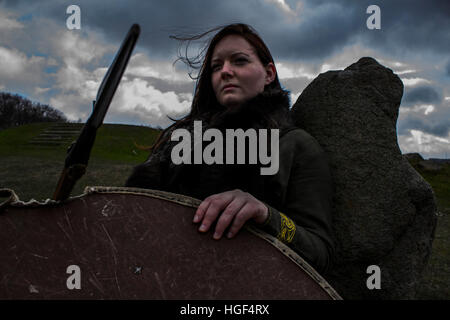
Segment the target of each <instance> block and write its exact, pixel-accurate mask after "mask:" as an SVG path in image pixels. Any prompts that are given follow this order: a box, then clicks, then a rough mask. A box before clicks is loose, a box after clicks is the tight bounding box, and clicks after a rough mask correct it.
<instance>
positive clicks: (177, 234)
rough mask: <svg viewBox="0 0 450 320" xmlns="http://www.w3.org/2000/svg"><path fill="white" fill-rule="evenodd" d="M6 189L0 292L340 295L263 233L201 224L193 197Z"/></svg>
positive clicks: (6, 295) (49, 295) (28, 295)
mask: <svg viewBox="0 0 450 320" xmlns="http://www.w3.org/2000/svg"><path fill="white" fill-rule="evenodd" d="M2 192H3V194H5V192H10V198H9V200H7V201H6V202H4V203H3V204H2V205H0V299H227V300H228V299H232V300H235V299H248V300H254V299H268V300H273V299H340V297H339V295H338V294H337V293H336V292H335V290H333V288H332V287H331V286H330V285H329V284H328V283H327V282H326V281H325V280H324V279H323V278H322V277H321V276H320V275H319V274H318V273H317V272H316V271H315V270H314V269H313V268H312V267H311V266H309V265H308V264H307V263H306V262H305V261H304V260H303V259H302V258H301V257H300V256H299V255H298V254H296V253H295V252H294V251H292V250H291V249H289V248H288V247H287V246H285V245H284V244H283V243H281V242H280V241H278V240H277V239H276V238H274V237H272V236H270V235H268V234H266V233H263V232H261V231H259V230H257V229H254V228H250V227H246V228H245V229H243V230H241V231H240V233H239V234H238V235H237V236H236V237H235V238H233V239H226V238H222V239H221V240H214V239H213V238H212V235H211V233H210V232H209V233H206V234H202V233H199V232H198V231H197V229H198V225H196V224H193V223H192V219H193V216H194V213H195V208H196V207H197V206H198V205H199V203H200V201H199V200H196V199H193V198H189V197H186V196H182V195H177V194H172V193H167V192H162V191H154V190H145V189H136V188H112V187H87V188H86V190H85V193H84V194H83V195H81V196H79V197H74V198H71V199H69V200H67V201H65V202H63V203H56V202H54V201H51V200H48V201H46V202H45V203H38V202H35V201H31V202H28V203H24V202H22V201H20V200H19V199H18V198H17V197H16V196H15V194H14V193H13V192H12V191H10V190H9V191H8V190H6V191H5V190H3V191H2Z"/></svg>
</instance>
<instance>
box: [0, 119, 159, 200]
mask: <svg viewBox="0 0 450 320" xmlns="http://www.w3.org/2000/svg"><path fill="white" fill-rule="evenodd" d="M52 125H53V124H51V123H35V124H29V125H23V126H19V127H15V128H9V129H6V130H2V131H0V166H1V168H2V170H0V187H8V188H11V189H13V190H15V191H16V193H17V194H18V195H19V197H20V198H21V199H22V200H24V201H26V200H29V199H31V198H34V199H38V200H41V199H46V198H50V197H51V196H52V194H53V191H54V189H55V187H56V183H57V181H58V178H59V175H60V173H61V171H62V169H63V166H64V159H65V157H66V152H67V147H68V146H69V144H70V143H69V144H63V145H61V146H41V145H32V144H30V143H29V142H30V140H31V139H32V138H33V137H35V136H37V135H38V134H39V133H41V132H42V131H44V130H45V129H47V128H48V127H50V126H52ZM158 133H159V131H157V130H155V129H151V128H148V127H143V126H141V127H139V126H130V125H113V124H105V125H103V126H101V127H100V129H99V130H98V132H97V138H96V140H95V144H94V147H93V149H92V153H91V157H90V160H89V166H88V168H87V172H86V174H85V176H83V178H81V179H80V181H79V182H78V183H77V185H76V187H75V189H74V191H73V192H72V195H76V194H81V193H82V191H83V189H84V187H85V186H87V185H111V186H121V185H123V184H124V183H125V180H126V178H127V177H128V175H129V174H130V173H131V170H132V168H133V167H134V166H135V165H136V164H138V163H141V162H143V161H145V159H146V158H147V156H148V152H147V151H144V150H141V149H139V148H137V147H136V144H137V145H141V146H149V145H151V144H152V143H153V141H154V140H155V139H156V137H157V135H158Z"/></svg>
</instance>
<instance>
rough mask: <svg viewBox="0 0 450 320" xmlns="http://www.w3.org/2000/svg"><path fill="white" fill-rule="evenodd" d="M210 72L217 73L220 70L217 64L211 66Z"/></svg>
mask: <svg viewBox="0 0 450 320" xmlns="http://www.w3.org/2000/svg"><path fill="white" fill-rule="evenodd" d="M211 69H212V71H217V70H219V69H220V65H219V64H214V65H212V66H211Z"/></svg>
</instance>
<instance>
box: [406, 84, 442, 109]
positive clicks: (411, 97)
mask: <svg viewBox="0 0 450 320" xmlns="http://www.w3.org/2000/svg"><path fill="white" fill-rule="evenodd" d="M441 101H442V96H441V95H440V94H439V92H438V91H437V90H436V89H435V88H433V87H430V86H420V87H416V88H412V89H409V90H407V91H406V93H405V97H404V98H403V101H402V102H404V103H406V104H407V105H412V104H415V103H430V104H431V103H439V102H441Z"/></svg>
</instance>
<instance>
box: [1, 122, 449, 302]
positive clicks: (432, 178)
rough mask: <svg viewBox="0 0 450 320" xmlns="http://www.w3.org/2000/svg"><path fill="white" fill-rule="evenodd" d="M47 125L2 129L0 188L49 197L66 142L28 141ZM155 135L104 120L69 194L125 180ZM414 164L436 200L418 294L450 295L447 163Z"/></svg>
mask: <svg viewBox="0 0 450 320" xmlns="http://www.w3.org/2000/svg"><path fill="white" fill-rule="evenodd" d="M50 125H51V124H49V123H37V124H30V125H24V126H21V127H17V128H10V129H7V130H3V131H0V168H1V170H0V188H4V187H7V188H10V189H13V190H15V191H16V193H17V194H18V195H19V197H20V199H21V200H24V201H27V200H30V199H31V198H34V199H37V200H43V199H46V198H51V196H52V194H53V191H54V190H55V187H56V183H57V181H58V178H59V175H60V173H61V170H62V168H63V164H64V159H65V156H66V150H67V147H68V146H67V145H65V146H60V147H43V146H33V145H30V144H28V142H29V141H30V140H31V139H32V138H33V137H34V136H36V135H38V134H39V133H40V132H42V131H43V130H45V129H46V128H47V127H48V126H50ZM157 134H158V132H157V131H156V130H154V129H151V128H148V127H138V126H128V125H108V124H106V125H103V126H102V127H101V128H100V129H99V131H98V133H97V138H96V141H95V144H94V148H93V150H92V153H91V158H90V161H89V166H88V169H87V172H86V174H85V175H84V176H83V178H81V180H80V181H78V183H77V185H76V187H75V189H74V191H73V192H72V195H78V194H81V193H82V192H83V189H84V187H85V186H88V185H90V186H95V185H105V186H122V185H124V183H125V180H126V178H127V177H128V176H129V174H130V173H131V170H132V168H133V167H134V166H135V165H136V164H138V163H141V162H143V161H145V159H146V158H147V156H148V152H147V151H143V150H141V149H139V148H137V147H136V144H137V145H141V146H142V145H143V146H149V145H151V143H152V142H153V141H154V139H155V138H156V136H157ZM413 165H414V164H413ZM415 168H416V170H417V171H418V172H419V173H420V174H421V175H422V176H423V177H424V178H425V180H427V181H428V182H429V183H430V184H431V186H432V187H433V190H434V192H435V194H436V199H437V204H438V224H437V228H436V236H435V240H434V243H433V251H432V254H431V258H430V261H429V264H428V266H427V268H426V270H425V272H424V277H423V281H422V284H421V286H420V291H419V295H418V298H419V299H450V166H449V165H447V166H446V167H444V168H443V169H442V170H439V171H425V170H421V169H420V168H418V167H417V166H415ZM0 200H1V199H0Z"/></svg>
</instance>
